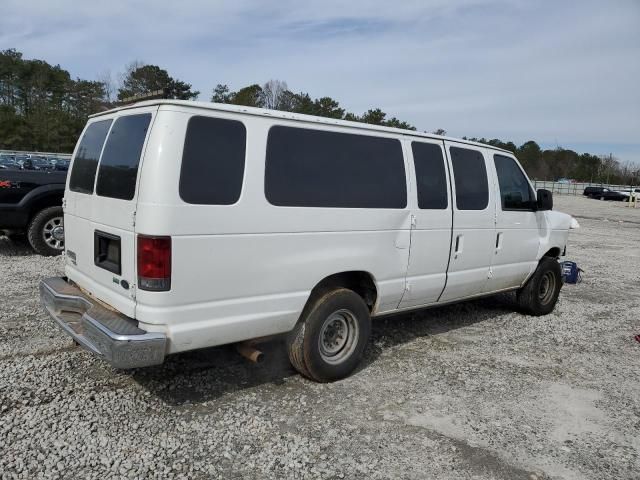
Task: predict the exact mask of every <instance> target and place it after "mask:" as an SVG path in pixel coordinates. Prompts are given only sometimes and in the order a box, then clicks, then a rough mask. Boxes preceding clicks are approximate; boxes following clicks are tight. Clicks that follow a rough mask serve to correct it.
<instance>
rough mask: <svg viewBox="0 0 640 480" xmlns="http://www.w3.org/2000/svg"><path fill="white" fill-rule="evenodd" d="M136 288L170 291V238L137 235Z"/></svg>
mask: <svg viewBox="0 0 640 480" xmlns="http://www.w3.org/2000/svg"><path fill="white" fill-rule="evenodd" d="M138 288H139V289H141V290H149V291H153V292H166V291H167V290H170V289H171V237H154V236H149V235H138Z"/></svg>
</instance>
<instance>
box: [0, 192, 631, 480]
mask: <svg viewBox="0 0 640 480" xmlns="http://www.w3.org/2000/svg"><path fill="white" fill-rule="evenodd" d="M556 207H557V209H558V210H562V211H566V212H568V213H571V214H573V215H575V216H576V217H577V218H578V220H579V221H580V224H581V226H582V228H581V229H580V230H578V231H575V232H572V234H571V239H570V246H569V252H568V258H570V259H574V260H576V261H577V262H578V263H579V264H580V266H581V267H582V268H584V270H585V272H586V273H585V278H584V281H583V283H581V284H580V285H578V286H573V285H567V286H565V287H564V288H563V290H562V293H561V297H560V302H559V304H558V306H557V308H556V310H555V312H554V313H552V314H551V315H548V316H546V317H540V318H534V317H528V316H523V315H520V314H517V313H513V311H512V306H511V303H510V302H511V298H510V297H509V296H502V297H498V298H493V299H485V300H480V301H474V302H469V303H465V304H461V305H457V306H449V307H442V308H437V309H431V310H427V311H422V312H416V313H412V314H403V315H397V316H394V317H387V318H386V319H379V320H377V321H375V322H374V326H373V338H372V341H371V344H370V347H369V349H368V350H367V354H366V359H365V362H364V364H363V367H362V368H361V369H360V370H359V371H358V372H356V373H355V374H354V375H353V376H352V377H350V378H348V379H346V380H343V381H340V382H337V383H333V384H328V385H319V384H315V383H312V382H309V381H307V380H304V379H303V378H301V377H300V376H298V375H296V374H295V372H294V371H293V370H292V369H291V367H290V366H289V365H288V362H287V359H286V354H285V352H284V349H283V346H282V344H281V343H280V342H271V343H269V344H267V345H265V352H266V354H267V360H266V361H265V362H264V363H263V364H261V365H259V366H255V365H252V364H250V363H248V362H246V361H245V360H244V359H242V358H241V357H239V356H238V355H237V354H236V353H234V351H233V349H231V348H229V347H223V348H214V349H208V350H203V351H198V352H192V353H187V354H181V355H176V356H173V357H170V358H169V359H168V361H167V362H166V363H165V364H164V365H162V366H161V367H157V368H149V369H141V370H137V371H130V372H122V371H116V370H113V369H112V368H110V367H109V366H108V365H106V364H105V363H102V362H100V361H98V360H96V359H94V358H93V357H92V356H90V355H89V354H88V353H86V352H84V351H82V350H80V349H79V348H77V347H74V346H73V345H72V343H71V341H70V340H69V339H68V338H67V337H66V336H64V335H63V334H62V333H61V332H60V331H58V329H57V328H56V327H55V326H54V325H53V324H52V322H51V321H50V320H48V319H47V317H46V316H45V315H44V314H43V311H42V309H41V308H40V305H39V303H38V299H37V283H38V281H39V280H40V279H41V278H42V277H45V276H51V275H55V274H59V273H60V272H61V266H62V264H61V262H60V259H59V258H43V257H39V256H35V255H33V254H31V253H30V251H29V250H28V249H27V247H26V246H25V245H24V244H20V243H18V244H15V243H12V242H11V241H9V240H8V239H7V238H4V237H3V238H0V269H1V270H2V273H3V278H5V280H6V284H5V286H4V288H3V291H2V294H0V304H1V305H2V309H1V310H0V477H1V478H2V479H4V478H29V479H31V478H101V479H102V478H225V479H227V478H256V477H261V478H442V479H478V480H479V479H493V478H496V479H509V480H511V479H527V480H534V479H550V478H563V479H631V478H638V475H639V473H638V472H639V471H640V460H639V458H638V455H639V452H640V382H639V380H640V378H639V377H640V375H639V369H638V357H639V356H640V343H638V342H636V341H635V340H634V338H633V337H634V335H635V334H640V289H639V288H638V287H639V284H640V275H639V272H640V209H636V210H630V209H627V208H624V207H623V206H622V204H619V203H610V202H600V201H597V200H588V199H584V198H575V197H556Z"/></svg>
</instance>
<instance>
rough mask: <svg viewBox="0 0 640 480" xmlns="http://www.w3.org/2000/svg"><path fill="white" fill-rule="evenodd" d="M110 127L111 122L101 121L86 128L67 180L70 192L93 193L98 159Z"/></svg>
mask: <svg viewBox="0 0 640 480" xmlns="http://www.w3.org/2000/svg"><path fill="white" fill-rule="evenodd" d="M110 126H111V120H102V121H100V122H94V123H92V124H91V125H89V126H88V127H87V130H86V131H85V132H84V135H83V136H82V140H80V145H79V146H78V151H77V153H76V158H75V160H74V161H73V169H72V170H71V177H70V178H69V189H70V190H71V191H73V192H79V193H93V184H94V181H95V178H96V167H97V166H98V159H99V158H100V152H101V151H102V146H103V145H104V139H105V138H106V136H107V132H108V131H109V127H110Z"/></svg>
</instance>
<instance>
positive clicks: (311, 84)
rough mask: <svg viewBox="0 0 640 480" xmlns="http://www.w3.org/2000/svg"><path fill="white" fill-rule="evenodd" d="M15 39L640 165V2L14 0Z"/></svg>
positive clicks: (8, 32)
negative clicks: (274, 82)
mask: <svg viewBox="0 0 640 480" xmlns="http://www.w3.org/2000/svg"><path fill="white" fill-rule="evenodd" d="M0 5H1V11H2V14H1V15H0V49H4V48H16V49H17V50H19V51H21V52H23V53H24V55H25V57H26V58H40V59H44V60H46V61H48V62H49V63H52V64H60V65H61V66H62V67H63V68H65V69H67V70H69V71H70V72H71V74H72V75H73V76H77V77H81V78H87V79H95V78H97V77H98V76H99V75H101V74H103V73H104V72H106V71H109V72H111V73H112V74H113V75H114V76H116V75H117V74H118V72H121V71H122V70H123V68H124V65H125V64H127V63H129V62H131V61H133V60H142V61H144V62H146V63H152V64H157V65H160V66H162V67H163V68H166V69H167V70H168V71H169V73H170V74H171V75H172V76H174V77H177V78H179V79H181V80H185V81H187V82H189V83H191V84H193V86H194V88H195V89H197V90H200V91H201V92H202V93H201V95H200V100H208V99H209V98H210V95H211V90H212V88H213V87H214V86H215V85H216V84H217V83H227V84H229V86H230V87H231V88H232V89H237V88H241V87H243V86H245V85H248V84H250V83H264V82H265V81H266V80H269V79H280V80H285V81H286V82H287V84H288V85H289V88H290V89H291V90H293V91H307V92H309V93H310V94H311V96H314V97H317V96H331V97H333V98H335V99H337V100H339V101H340V102H341V104H342V106H343V107H345V108H346V109H347V110H349V111H352V112H355V113H362V112H363V111H366V110H367V109H368V108H371V107H380V108H382V109H383V110H384V111H385V112H387V113H388V114H389V115H393V116H397V117H398V118H400V119H403V120H407V121H409V122H410V123H412V124H414V125H416V126H417V127H418V129H420V130H434V129H436V128H444V129H446V130H447V132H448V134H449V135H452V136H463V135H466V136H477V137H481V136H484V137H488V138H496V137H497V138H501V139H504V140H513V141H515V142H516V143H521V142H524V141H526V140H529V139H533V140H536V141H538V142H539V143H541V144H542V145H543V146H545V147H555V146H556V145H560V146H563V147H566V148H573V149H575V150H577V151H581V152H582V151H589V152H591V153H597V154H608V153H613V154H614V156H617V157H618V158H619V159H620V160H622V161H627V160H629V161H633V162H636V163H640V0H606V1H605V0H602V1H590V0H586V1H578V0H575V1H533V2H532V1H524V0H523V1H520V0H510V1H502V0H461V1H450V0H433V1H427V0H423V1H414V0H406V1H401V0H396V1H389V0H383V1H365V0H350V1H348V2H347V1H344V2H342V1H335V0H322V1H313V0H312V1H304V2H302V1H297V0H282V1H266V0H234V1H228V2H226V1H213V0H201V1H187V0H185V1H182V2H167V1H162V0H155V1H143V0H133V1H119V0H109V1H100V2H96V1H93V0H84V1H82V2H80V1H67V0H60V1H55V2H54V1H49V0H2V1H1V2H0Z"/></svg>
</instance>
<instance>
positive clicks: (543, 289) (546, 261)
mask: <svg viewBox="0 0 640 480" xmlns="http://www.w3.org/2000/svg"><path fill="white" fill-rule="evenodd" d="M561 288H562V270H561V268H560V264H559V263H558V261H557V260H556V259H555V258H551V257H543V258H542V260H540V263H539V264H538V268H536V271H535V272H534V273H533V276H532V277H531V278H530V279H529V281H528V282H527V283H526V284H525V286H524V287H522V288H521V289H520V290H518V292H517V294H516V299H517V302H518V305H519V306H520V309H521V310H522V311H523V312H525V313H528V314H529V315H536V316H539V315H546V314H548V313H551V312H552V311H553V309H554V308H555V306H556V303H557V301H558V296H559V295H560V289H561Z"/></svg>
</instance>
